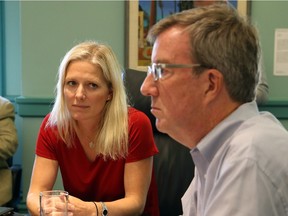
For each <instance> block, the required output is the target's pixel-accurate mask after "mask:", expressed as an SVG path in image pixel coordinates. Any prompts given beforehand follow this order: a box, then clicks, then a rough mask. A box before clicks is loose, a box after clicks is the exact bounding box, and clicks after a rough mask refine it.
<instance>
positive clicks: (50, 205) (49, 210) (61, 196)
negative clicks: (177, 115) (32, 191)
mask: <svg viewBox="0 0 288 216" xmlns="http://www.w3.org/2000/svg"><path fill="white" fill-rule="evenodd" d="M68 196H69V194H68V192H67V191H63V190H51V191H42V192H40V216H67V215H68V210H67V206H68Z"/></svg>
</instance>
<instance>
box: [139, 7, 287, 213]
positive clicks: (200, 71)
mask: <svg viewBox="0 0 288 216" xmlns="http://www.w3.org/2000/svg"><path fill="white" fill-rule="evenodd" d="M148 41H149V42H150V43H152V44H153V50H152V57H151V60H152V65H151V66H150V67H149V68H148V73H147V77H146V78H145V80H144V82H143V84H142V86H141V92H142V94H143V95H146V96H150V97H151V112H152V114H153V115H154V116H155V117H156V127H157V129H158V130H159V131H161V132H163V133H167V134H168V135H169V136H171V137H172V138H174V139H175V140H177V141H178V142H180V143H181V144H183V145H184V146H186V147H188V148H189V149H190V153H191V156H192V158H193V161H194V163H195V166H196V167H195V177H194V179H193V181H192V183H191V185H190V186H189V188H188V189H187V191H186V193H185V194H184V196H183V197H182V207H183V215H191V216H192V215H193V216H202V215H203V216H204V215H205V216H210V215H213V216H215V215H216V216H231V215H233V216H249V215H251V216H258V215H259V216H272V215H279V216H280V215H281V216H282V215H288V207H287V206H288V184H287V182H288V169H287V167H288V157H287V155H288V132H287V130H286V129H285V128H284V127H283V126H282V125H281V123H280V122H279V121H278V120H277V119H276V118H275V117H274V116H273V115H272V114H271V113H268V112H259V110H258V108H257V104H256V100H255V89H256V86H257V83H258V78H259V74H258V72H257V71H258V61H259V55H260V47H259V39H258V35H257V31H256V29H255V27H253V26H252V25H251V24H250V23H248V22H247V21H245V20H244V19H243V18H241V17H240V16H239V15H238V14H237V11H236V10H234V9H233V8H231V7H229V6H227V5H225V4H221V5H211V6H208V7H201V8H196V9H191V10H187V11H183V12H181V13H177V14H174V15H171V16H169V17H166V18H164V19H163V20H161V21H159V22H158V23H156V24H155V25H154V26H153V27H152V28H151V29H150V31H149V33H148ZM179 168H180V167H179ZM187 172H189V170H187Z"/></svg>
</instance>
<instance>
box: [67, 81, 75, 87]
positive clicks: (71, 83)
mask: <svg viewBox="0 0 288 216" xmlns="http://www.w3.org/2000/svg"><path fill="white" fill-rule="evenodd" d="M66 85H68V86H75V85H76V82H75V81H68V82H67V83H66Z"/></svg>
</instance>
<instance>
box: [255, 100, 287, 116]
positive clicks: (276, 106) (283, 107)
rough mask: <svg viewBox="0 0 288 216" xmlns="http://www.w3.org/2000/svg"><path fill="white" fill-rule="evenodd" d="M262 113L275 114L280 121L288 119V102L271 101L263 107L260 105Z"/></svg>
mask: <svg viewBox="0 0 288 216" xmlns="http://www.w3.org/2000/svg"><path fill="white" fill-rule="evenodd" d="M259 110H260V111H269V112H271V113H273V114H274V115H275V116H276V117H277V118H278V119H279V120H287V119H288V101H284V100H283V101H281V100H273V101H272V100H271V101H268V102H267V103H265V104H263V105H259Z"/></svg>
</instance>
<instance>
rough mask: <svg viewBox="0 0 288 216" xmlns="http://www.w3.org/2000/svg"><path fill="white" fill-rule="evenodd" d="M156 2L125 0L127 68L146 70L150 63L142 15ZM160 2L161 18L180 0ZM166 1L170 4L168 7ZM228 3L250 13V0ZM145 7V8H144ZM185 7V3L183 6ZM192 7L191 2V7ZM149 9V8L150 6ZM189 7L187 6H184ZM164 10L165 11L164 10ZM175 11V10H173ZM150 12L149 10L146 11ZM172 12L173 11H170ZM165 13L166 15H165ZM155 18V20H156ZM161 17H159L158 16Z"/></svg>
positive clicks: (240, 11)
mask: <svg viewBox="0 0 288 216" xmlns="http://www.w3.org/2000/svg"><path fill="white" fill-rule="evenodd" d="M152 2H154V3H155V2H156V3H158V4H159V2H158V1H156V0H154V1H153V0H152V1H151V0H132V1H126V5H125V7H126V8H125V10H126V18H125V19H126V26H125V28H126V29H125V32H126V37H125V38H126V41H125V43H126V45H125V48H126V52H125V54H126V58H125V59H126V61H125V67H126V68H129V69H134V70H140V71H147V66H148V65H150V62H151V60H150V59H151V53H152V47H151V46H148V45H147V43H146V42H145V33H147V31H148V30H147V29H146V30H144V29H145V26H144V25H145V21H144V16H146V15H145V13H146V14H147V5H149V4H150V7H151V3H152ZM160 2H161V3H162V7H164V9H162V18H163V17H165V16H167V13H168V12H169V13H170V14H171V7H172V6H171V4H173V3H174V4H175V2H176V3H177V2H180V0H177V1H171V0H167V1H160ZM183 2H186V3H187V2H189V1H183ZM190 2H193V1H190ZM164 3H167V8H165V5H164ZM168 3H169V4H170V6H169V7H168ZM229 3H230V4H231V5H233V7H235V8H237V10H238V11H239V13H240V14H241V15H244V16H248V15H250V0H229ZM144 7H146V8H144ZM185 7H187V5H186V6H185ZM139 8H141V9H142V8H143V10H142V11H143V12H142V11H139ZM191 8H193V3H192V7H191ZM150 9H151V8H150ZM186 9H189V8H186ZM148 10H149V9H148ZM165 10H166V11H165ZM175 12H177V11H175ZM148 13H150V11H149V12H148ZM172 13H173V11H172ZM165 14H166V15H165ZM157 19H158V18H156V22H157ZM160 19H161V18H160Z"/></svg>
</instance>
